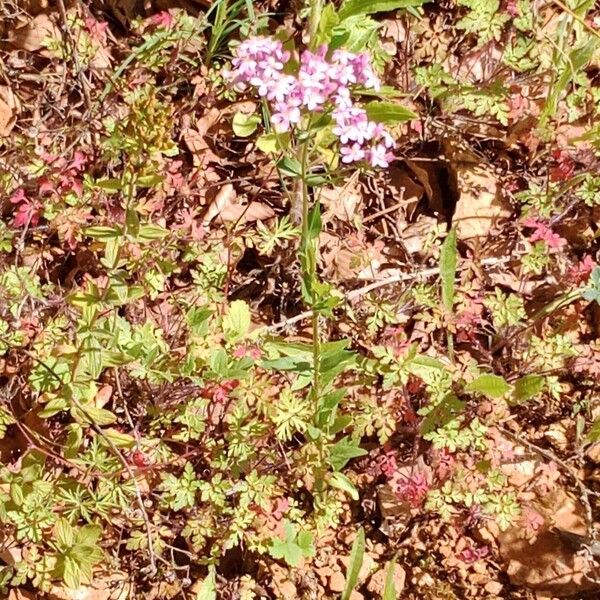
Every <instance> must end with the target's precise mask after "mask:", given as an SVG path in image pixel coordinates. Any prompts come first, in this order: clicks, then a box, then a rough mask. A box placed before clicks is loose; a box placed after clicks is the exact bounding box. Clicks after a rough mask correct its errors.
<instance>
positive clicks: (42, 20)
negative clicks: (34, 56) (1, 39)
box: [8, 13, 61, 52]
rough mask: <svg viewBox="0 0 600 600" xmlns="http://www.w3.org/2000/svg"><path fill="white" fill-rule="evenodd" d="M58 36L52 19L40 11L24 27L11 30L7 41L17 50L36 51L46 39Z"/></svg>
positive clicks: (42, 45)
mask: <svg viewBox="0 0 600 600" xmlns="http://www.w3.org/2000/svg"><path fill="white" fill-rule="evenodd" d="M60 37H61V33H60V29H59V28H58V26H57V25H56V24H55V23H54V21H52V19H51V18H50V17H49V16H48V15H47V14H45V13H40V14H39V15H37V16H36V17H34V18H33V19H32V20H31V22H29V23H27V25H25V26H24V27H19V28H18V29H15V30H13V31H11V32H10V33H9V35H8V41H9V43H10V44H11V45H12V46H13V47H14V48H17V49H19V50H27V51H28V52H36V51H37V50H41V49H42V48H44V47H45V46H46V43H47V41H48V40H51V39H60Z"/></svg>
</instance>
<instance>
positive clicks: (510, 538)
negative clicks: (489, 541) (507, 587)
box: [498, 487, 598, 596]
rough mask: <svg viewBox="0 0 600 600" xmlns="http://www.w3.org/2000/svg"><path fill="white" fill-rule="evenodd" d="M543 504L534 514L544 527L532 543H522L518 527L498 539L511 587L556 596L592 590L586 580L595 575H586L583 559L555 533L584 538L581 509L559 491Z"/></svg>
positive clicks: (582, 512)
mask: <svg viewBox="0 0 600 600" xmlns="http://www.w3.org/2000/svg"><path fill="white" fill-rule="evenodd" d="M543 502H544V506H541V505H540V506H536V510H538V512H539V513H540V514H541V515H542V516H543V517H544V519H545V524H544V526H543V527H542V529H541V530H540V532H539V534H538V536H537V537H536V539H535V540H534V541H533V542H530V541H529V540H527V539H523V536H522V531H521V528H520V527H511V528H510V529H508V530H507V531H505V532H501V533H499V535H498V542H499V549H500V554H501V556H502V557H503V559H504V560H505V561H506V562H507V574H508V576H509V578H510V580H511V583H513V584H514V585H523V586H526V587H528V588H531V589H535V590H539V591H544V592H548V593H552V594H553V595H560V596H563V595H571V594H576V593H582V592H584V591H587V590H590V589H596V588H595V586H596V587H597V584H594V583H593V581H592V580H591V579H590V576H591V577H592V578H593V577H597V576H598V574H597V573H591V572H589V568H588V564H587V559H586V558H585V557H584V556H582V555H579V554H577V552H576V550H575V549H574V548H572V547H569V545H568V544H567V543H565V541H564V539H563V537H561V536H560V535H559V534H558V533H557V532H556V529H559V530H561V531H566V532H570V533H573V534H575V535H581V536H585V535H586V526H585V520H584V518H583V514H584V509H583V506H582V505H581V503H580V502H579V501H578V500H576V499H575V498H574V497H573V496H571V495H570V494H568V493H567V492H566V491H565V490H564V489H563V488H560V487H559V488H557V489H556V490H555V491H554V492H552V493H551V494H548V495H546V496H545V497H544V498H543ZM555 528H556V529H555Z"/></svg>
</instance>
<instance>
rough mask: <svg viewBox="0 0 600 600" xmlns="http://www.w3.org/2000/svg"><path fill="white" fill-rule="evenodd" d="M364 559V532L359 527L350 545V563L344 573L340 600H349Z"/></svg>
mask: <svg viewBox="0 0 600 600" xmlns="http://www.w3.org/2000/svg"><path fill="white" fill-rule="evenodd" d="M364 557H365V530H364V529H363V528H362V527H361V528H360V529H359V530H358V531H357V532H356V537H355V538H354V543H353V544H352V552H351V553H350V563H349V565H348V572H347V573H346V585H345V586H344V591H343V593H342V598H341V600H349V599H350V595H351V594H352V592H353V591H354V588H355V587H356V583H357V582H358V575H359V573H360V568H361V567H362V563H363V560H364Z"/></svg>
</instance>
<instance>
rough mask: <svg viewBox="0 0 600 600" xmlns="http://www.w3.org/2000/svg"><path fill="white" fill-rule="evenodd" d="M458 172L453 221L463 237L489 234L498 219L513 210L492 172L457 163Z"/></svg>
mask: <svg viewBox="0 0 600 600" xmlns="http://www.w3.org/2000/svg"><path fill="white" fill-rule="evenodd" d="M456 175H457V181H458V188H459V193H460V199H459V201H458V202H457V204H456V210H455V212H454V217H453V219H452V221H453V222H454V223H455V224H456V226H457V235H458V238H459V239H461V240H469V239H472V238H476V237H481V236H487V235H488V234H489V233H490V230H491V229H492V227H493V226H494V225H495V224H496V222H497V221H498V220H499V219H503V218H508V217H509V216H510V214H511V211H510V209H509V208H507V207H506V206H505V203H504V202H503V199H502V194H501V190H500V188H499V186H498V182H497V181H496V178H495V177H494V175H493V174H492V173H490V172H489V171H488V170H486V169H484V168H483V167H480V166H474V165H471V164H458V165H457V166H456Z"/></svg>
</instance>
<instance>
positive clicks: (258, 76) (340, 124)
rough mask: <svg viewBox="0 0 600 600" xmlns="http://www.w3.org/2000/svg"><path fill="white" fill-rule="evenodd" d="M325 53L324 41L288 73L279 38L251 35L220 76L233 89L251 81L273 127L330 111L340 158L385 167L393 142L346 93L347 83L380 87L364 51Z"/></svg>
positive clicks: (287, 56)
mask: <svg viewBox="0 0 600 600" xmlns="http://www.w3.org/2000/svg"><path fill="white" fill-rule="evenodd" d="M328 53H329V50H328V48H327V46H325V45H323V46H321V47H320V48H318V49H317V50H316V51H315V52H311V51H309V50H305V51H304V52H302V54H301V56H300V65H299V67H298V72H297V75H296V76H293V75H289V74H286V73H284V72H283V71H284V67H285V65H286V63H288V61H289V59H290V54H289V52H287V51H285V50H284V49H283V45H282V44H281V42H280V41H279V40H275V39H273V38H268V37H253V38H249V39H247V40H245V41H244V42H242V43H241V44H240V45H239V46H238V48H237V49H236V52H235V56H234V58H233V60H232V61H231V64H232V69H231V70H230V71H224V75H225V77H226V78H227V79H229V81H230V82H231V83H232V85H233V87H234V88H236V89H237V90H239V91H243V90H245V89H246V88H247V86H248V85H250V86H252V87H253V88H254V89H255V90H256V93H257V94H258V95H259V96H260V97H262V98H267V100H269V101H270V102H271V103H272V106H271V108H272V109H273V113H272V116H271V122H272V124H273V128H274V129H275V131H277V132H280V133H282V132H286V131H289V130H290V129H291V127H292V126H293V125H297V124H298V123H300V122H301V120H302V116H303V114H306V113H314V112H319V111H326V110H331V114H332V117H333V121H334V127H333V132H334V134H335V135H336V136H337V137H338V138H339V140H340V144H341V147H340V152H341V155H342V161H343V162H345V163H350V162H357V161H367V162H369V163H370V164H371V166H373V167H387V166H388V165H389V163H390V162H391V161H392V159H393V154H392V152H391V150H392V149H393V148H394V147H395V142H394V140H393V138H392V136H391V135H390V134H389V132H388V131H387V130H386V129H385V127H384V126H383V125H380V124H377V123H373V122H371V121H369V119H368V116H367V113H366V111H365V110H364V109H363V108H360V107H357V106H355V105H354V103H353V101H352V95H351V86H363V87H365V88H373V89H376V90H377V89H379V87H380V85H381V82H380V81H379V78H378V77H377V75H376V74H375V71H374V70H373V67H372V65H371V61H370V58H369V55H368V54H367V53H361V54H355V53H352V52H348V51H346V50H335V51H334V52H333V53H332V54H331V57H330V58H329V59H328V58H327V56H328Z"/></svg>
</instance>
